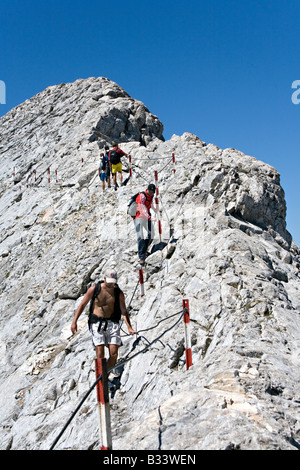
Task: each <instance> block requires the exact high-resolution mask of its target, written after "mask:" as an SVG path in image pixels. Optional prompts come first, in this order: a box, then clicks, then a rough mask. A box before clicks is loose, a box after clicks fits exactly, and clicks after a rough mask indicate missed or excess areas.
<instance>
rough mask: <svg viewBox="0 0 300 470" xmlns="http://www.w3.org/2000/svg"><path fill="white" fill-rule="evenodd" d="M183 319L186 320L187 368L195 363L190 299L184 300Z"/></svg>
mask: <svg viewBox="0 0 300 470" xmlns="http://www.w3.org/2000/svg"><path fill="white" fill-rule="evenodd" d="M183 310H184V313H183V321H184V336H185V363H186V370H189V368H190V367H191V366H192V365H193V362H192V342H191V330H190V309H189V301H188V300H186V299H185V300H184V301H183Z"/></svg>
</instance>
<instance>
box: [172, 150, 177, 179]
mask: <svg viewBox="0 0 300 470" xmlns="http://www.w3.org/2000/svg"><path fill="white" fill-rule="evenodd" d="M172 159H173V166H174V169H173V171H174V175H175V173H176V166H175V153H172Z"/></svg>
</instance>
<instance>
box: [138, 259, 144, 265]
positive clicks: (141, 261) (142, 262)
mask: <svg viewBox="0 0 300 470" xmlns="http://www.w3.org/2000/svg"><path fill="white" fill-rule="evenodd" d="M139 261H140V265H141V266H144V264H145V260H144V259H141V258H140V260H139Z"/></svg>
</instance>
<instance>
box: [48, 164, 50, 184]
mask: <svg viewBox="0 0 300 470" xmlns="http://www.w3.org/2000/svg"><path fill="white" fill-rule="evenodd" d="M48 183H49V184H50V167H49V168H48Z"/></svg>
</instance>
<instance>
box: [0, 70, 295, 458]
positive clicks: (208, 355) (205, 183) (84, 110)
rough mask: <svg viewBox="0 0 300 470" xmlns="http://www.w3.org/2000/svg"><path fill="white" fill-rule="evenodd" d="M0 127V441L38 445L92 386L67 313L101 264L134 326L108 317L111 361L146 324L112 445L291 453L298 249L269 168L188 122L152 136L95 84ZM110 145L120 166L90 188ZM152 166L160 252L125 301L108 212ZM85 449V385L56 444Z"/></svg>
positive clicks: (59, 91)
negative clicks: (113, 350) (117, 338)
mask: <svg viewBox="0 0 300 470" xmlns="http://www.w3.org/2000/svg"><path fill="white" fill-rule="evenodd" d="M123 100H124V101H123ZM125 102H126V103H127V104H126V105H124V104H125ZM123 105H124V106H123ZM125 110H127V112H125ZM130 110H131V111H130ZM141 116H143V117H141ZM0 134H1V143H0V152H1V160H0V165H1V176H0V177H1V193H0V195H1V198H0V207H1V216H0V233H1V239H0V264H1V280H0V282H1V284H0V305H1V307H0V310H1V315H0V351H1V356H0V409H1V429H0V442H1V449H12V450H14V449H34V450H37V449H49V448H50V446H51V444H52V443H53V441H54V439H55V438H56V437H57V435H58V433H59V432H60V430H61V429H62V427H63V426H64V424H65V423H66V421H67V420H68V419H69V417H70V416H71V414H72V413H73V411H74V410H75V408H76V406H77V405H78V403H79V401H80V400H81V399H82V397H83V395H84V394H85V393H86V392H87V390H88V389H89V388H90V387H91V385H92V384H93V383H94V380H95V370H94V351H93V347H92V344H91V340H90V335H89V332H88V328H87V317H86V316H85V315H83V316H82V317H81V319H80V320H81V321H80V328H79V332H78V333H77V334H76V335H75V336H74V337H72V336H71V332H70V324H71V321H72V318H73V315H74V312H75V309H76V307H77V305H78V304H79V302H80V301H81V299H82V296H83V295H84V293H85V292H86V289H87V288H88V287H89V286H90V285H91V284H92V283H94V282H95V281H96V280H98V279H100V278H101V277H102V275H103V270H104V269H106V268H107V267H108V266H113V267H115V268H116V269H117V270H118V273H119V284H120V287H121V288H122V289H123V290H124V292H125V294H126V299H127V304H128V305H129V304H130V314H131V318H132V323H133V325H134V327H136V328H137V329H138V330H139V331H140V335H139V336H138V337H137V338H133V337H128V336H126V335H125V330H124V334H123V343H124V344H123V346H122V348H121V349H120V362H122V360H124V359H128V358H130V357H131V356H133V354H135V353H136V352H138V351H141V350H143V349H144V348H145V347H146V346H147V345H149V343H151V342H152V341H154V340H155V339H156V338H158V337H160V336H161V335H162V333H164V335H163V336H161V337H160V340H159V341H157V342H155V343H153V345H152V346H151V347H149V349H148V350H146V351H145V352H144V353H143V354H140V355H138V356H136V357H135V358H133V359H132V360H129V361H128V362H126V364H124V365H123V366H122V367H121V368H120V370H119V376H118V379H116V380H117V385H118V386H117V390H116V391H115V392H114V393H113V394H112V395H111V397H110V406H111V419H112V439H113V448H114V449H116V450H117V449H130V450H139V449H142V450H143V449H145V450H156V449H160V450H175V449H178V450H191V449H207V450H209V449H217V450H221V449H288V450H292V449H299V447H300V425H299V424H300V412H299V402H300V389H299V362H300V346H299V344H300V316H299V315H300V301H299V289H300V279H299V265H300V252H299V247H298V246H297V245H295V244H294V243H293V241H292V237H291V235H290V234H289V233H288V232H287V230H286V224H285V211H286V205H285V200H284V191H283V189H282V188H281V186H280V177H279V174H278V172H277V171H276V170H275V169H274V168H272V167H271V166H269V165H267V164H265V163H263V162H261V161H259V160H257V159H255V158H253V157H250V156H247V155H244V154H243V153H241V152H239V151H237V150H234V149H225V150H222V149H219V148H218V147H216V146H215V145H213V144H206V143H205V142H203V141H201V140H200V139H199V137H197V136H195V135H192V134H190V133H184V134H183V135H182V136H176V135H174V136H173V137H172V138H171V139H170V140H168V141H164V139H163V137H162V124H161V123H160V121H159V120H158V118H156V117H155V116H153V115H152V114H151V113H150V112H149V111H148V110H147V109H146V108H145V106H144V105H143V104H142V103H140V102H137V101H135V100H133V99H132V98H130V97H129V96H128V95H127V93H126V92H125V91H124V90H122V89H120V88H119V87H118V86H117V85H116V84H114V83H112V82H110V81H108V80H106V79H95V78H91V79H88V80H79V81H77V82H75V83H74V84H68V85H60V86H58V87H50V88H49V89H47V90H45V91H44V92H42V93H40V94H39V95H37V96H36V97H34V98H32V99H31V100H28V101H27V102H25V103H23V104H22V105H20V106H18V107H17V108H15V109H14V110H12V111H11V112H10V113H8V114H7V115H6V116H4V117H3V118H1V119H0ZM112 140H117V141H119V142H120V146H121V148H123V149H124V150H125V151H126V152H127V153H130V154H131V155H132V170H133V177H132V179H131V181H130V182H129V183H128V184H127V185H126V186H123V187H120V188H119V189H118V191H114V190H113V189H110V190H106V191H105V192H103V191H102V188H101V185H100V183H99V178H98V176H97V171H98V164H99V153H100V147H101V148H102V146H103V145H105V144H106V143H108V144H110V143H111V141H112ZM173 153H174V155H175V166H174V164H173V159H172V154H173ZM123 161H124V168H125V171H126V175H125V176H127V174H129V173H128V171H129V166H128V162H127V161H126V159H124V160H123ZM174 170H176V171H175V172H174ZM155 171H157V173H158V185H159V201H160V208H161V222H162V231H163V233H162V240H163V242H164V245H163V246H164V248H163V249H162V250H158V251H156V252H153V254H152V255H151V256H150V257H149V259H148V263H147V266H146V268H145V270H144V271H145V272H144V279H145V285H144V287H145V296H144V297H143V298H141V297H140V290H139V284H138V282H139V277H138V263H137V244H136V235H135V231H134V228H133V224H132V221H131V219H130V217H129V216H128V215H127V212H126V210H127V204H128V201H129V199H130V197H131V195H132V194H134V193H136V192H137V191H138V190H144V189H145V187H146V186H147V184H148V183H150V182H154V174H155V173H154V172H155ZM154 244H155V245H159V244H160V239H159V237H158V231H157V227H156V237H155V241H154ZM184 299H188V300H189V305H190V315H191V334H192V358H193V365H192V367H190V369H189V370H188V371H187V370H186V368H185V355H184V328H183V323H182V321H180V322H179V323H178V324H176V322H177V320H178V318H179V317H178V315H179V314H180V313H181V312H182V303H183V300H184ZM174 325H175V326H174ZM99 445H100V436H99V416H98V409H97V406H96V392H93V393H91V395H90V396H89V397H88V399H87V400H86V401H85V403H84V405H83V406H82V407H81V409H80V410H79V412H78V414H77V415H76V417H75V418H74V420H73V421H72V423H71V424H70V426H69V427H68V428H67V430H66V431H65V433H64V434H63V436H62V437H61V439H60V440H59V442H58V443H57V446H56V448H57V449H98V448H99Z"/></svg>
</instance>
